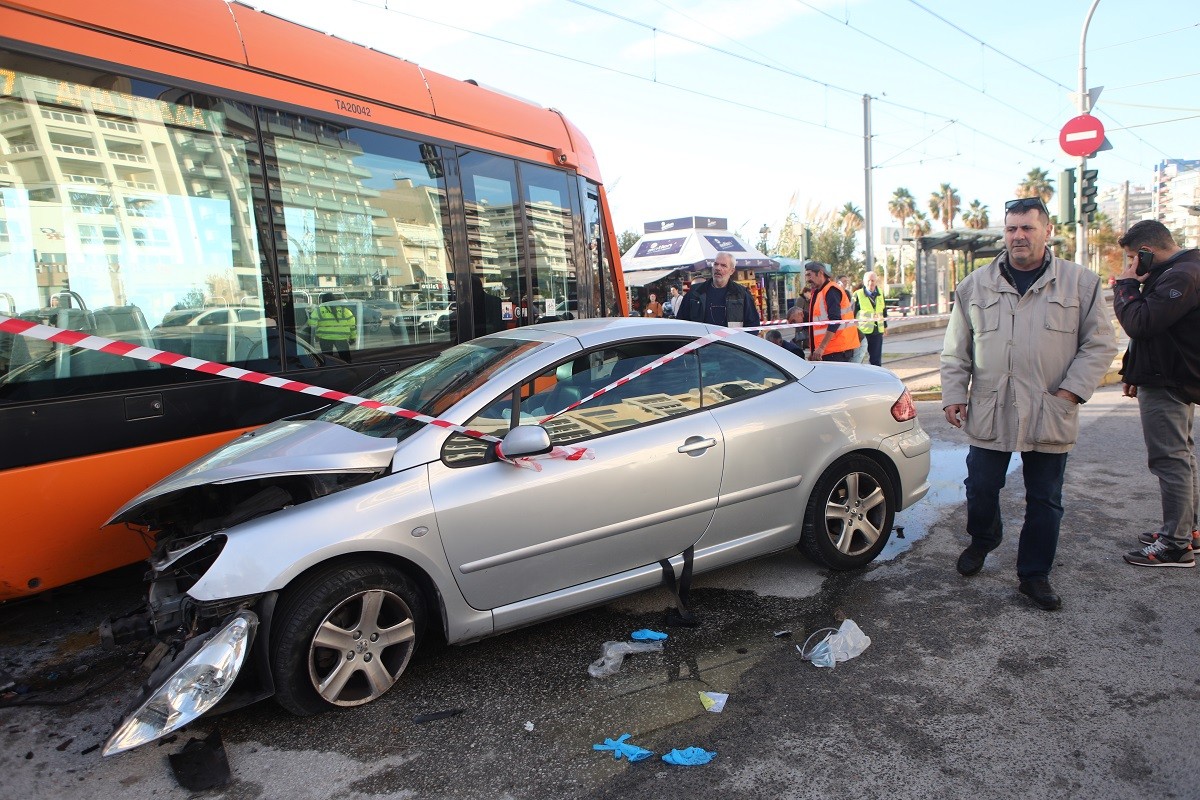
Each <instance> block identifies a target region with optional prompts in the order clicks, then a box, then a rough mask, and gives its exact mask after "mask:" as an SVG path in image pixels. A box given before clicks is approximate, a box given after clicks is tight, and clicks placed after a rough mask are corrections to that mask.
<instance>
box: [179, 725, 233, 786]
mask: <svg viewBox="0 0 1200 800" xmlns="http://www.w3.org/2000/svg"><path fill="white" fill-rule="evenodd" d="M167 759H168V760H169V761H170V762H171V770H172V771H173V772H174V773H175V780H177V781H179V785H180V786H182V787H183V788H184V789H187V790H188V791H189V792H203V791H205V790H206V789H218V788H220V787H222V786H228V785H229V781H230V779H231V777H232V776H231V775H230V773H229V758H228V756H226V755H225V745H224V743H222V741H221V731H220V730H219V729H213V732H212V733H210V734H209V735H208V737H207V738H205V739H203V740H201V739H190V740H188V743H187V744H185V745H184V746H183V749H182V750H180V751H179V752H178V753H172V754H171V755H169V756H167Z"/></svg>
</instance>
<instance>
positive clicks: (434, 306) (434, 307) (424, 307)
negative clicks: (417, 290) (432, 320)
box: [417, 303, 450, 311]
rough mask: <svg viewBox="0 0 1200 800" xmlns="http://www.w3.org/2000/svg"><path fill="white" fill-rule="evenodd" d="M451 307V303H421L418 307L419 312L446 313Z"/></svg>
mask: <svg viewBox="0 0 1200 800" xmlns="http://www.w3.org/2000/svg"><path fill="white" fill-rule="evenodd" d="M449 307H450V304H449V303H421V304H419V305H418V306H417V311H445V310H446V309H447V308H449Z"/></svg>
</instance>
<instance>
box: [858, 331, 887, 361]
mask: <svg viewBox="0 0 1200 800" xmlns="http://www.w3.org/2000/svg"><path fill="white" fill-rule="evenodd" d="M863 338H864V339H866V340H867V362H868V363H870V364H874V365H875V366H877V367H882V366H883V334H882V333H868V334H867V335H866V336H864V337H863Z"/></svg>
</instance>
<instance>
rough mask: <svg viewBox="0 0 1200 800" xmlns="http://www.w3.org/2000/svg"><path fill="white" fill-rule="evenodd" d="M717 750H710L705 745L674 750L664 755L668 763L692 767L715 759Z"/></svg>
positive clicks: (664, 759)
mask: <svg viewBox="0 0 1200 800" xmlns="http://www.w3.org/2000/svg"><path fill="white" fill-rule="evenodd" d="M715 755H716V752H715V751H714V752H712V753H710V752H708V751H707V750H705V749H704V748H703V747H688V748H686V749H684V750H672V751H671V752H669V753H667V754H666V755H665V756H663V757H662V759H663V761H665V762H667V763H668V764H675V765H676V766H680V767H691V766H695V765H697V764H707V763H708V762H710V761H712V760H713V756H715Z"/></svg>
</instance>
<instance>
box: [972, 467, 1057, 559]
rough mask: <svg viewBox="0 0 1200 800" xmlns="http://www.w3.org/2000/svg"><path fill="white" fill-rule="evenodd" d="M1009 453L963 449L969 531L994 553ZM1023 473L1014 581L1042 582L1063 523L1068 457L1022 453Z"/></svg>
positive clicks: (982, 547) (1000, 531) (979, 545)
mask: <svg viewBox="0 0 1200 800" xmlns="http://www.w3.org/2000/svg"><path fill="white" fill-rule="evenodd" d="M1011 460H1012V453H1006V452H1004V451H1001V450H985V449H984V448H982V447H974V446H972V447H971V448H970V450H968V451H967V479H966V481H964V483H965V485H966V487H967V533H968V534H970V536H971V542H972V544H973V545H974V546H975V547H977V548H979V549H980V550H995V549H996V548H997V547H999V546H1000V540H1001V539H1002V538H1003V536H1004V530H1003V528H1004V526H1003V523H1002V522H1001V521H1000V490H1001V489H1003V488H1004V481H1005V477H1006V476H1007V473H1008V464H1009V461H1011ZM1021 463H1022V465H1023V467H1024V469H1023V472H1024V474H1025V524H1024V525H1023V526H1021V539H1020V541H1019V543H1018V545H1017V577H1019V578H1020V579H1021V580H1025V579H1027V578H1045V577H1047V576H1048V575H1049V574H1050V570H1051V568H1052V567H1053V566H1054V553H1055V551H1056V550H1058V527H1059V523H1061V522H1062V515H1063V505H1062V487H1063V475H1064V473H1065V472H1066V470H1067V454H1066V453H1036V452H1034V451H1032V450H1029V451H1026V452H1024V453H1021Z"/></svg>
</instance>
